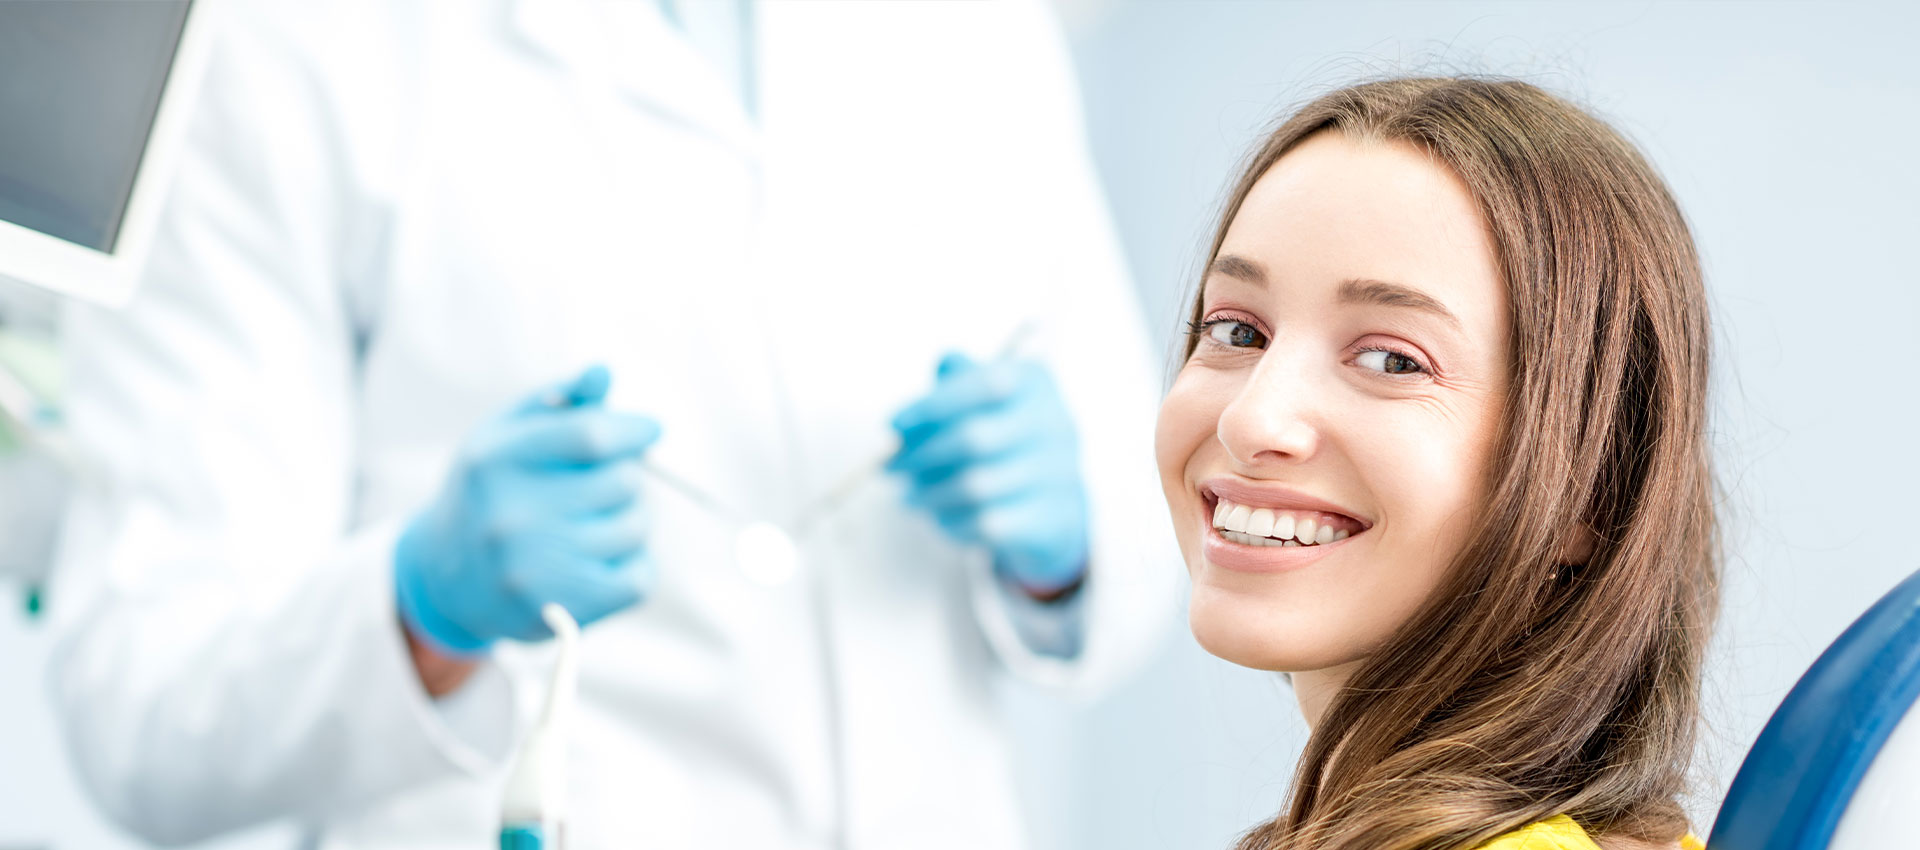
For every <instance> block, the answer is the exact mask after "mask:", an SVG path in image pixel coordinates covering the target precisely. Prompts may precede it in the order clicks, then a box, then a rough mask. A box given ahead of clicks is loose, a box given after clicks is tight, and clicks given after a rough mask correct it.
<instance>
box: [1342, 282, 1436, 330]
mask: <svg viewBox="0 0 1920 850" xmlns="http://www.w3.org/2000/svg"><path fill="white" fill-rule="evenodd" d="M1340 300H1341V301H1344V302H1346V303H1349V304H1378V305H1380V306H1382V307H1410V308H1412V309H1415V310H1420V311H1423V312H1427V313H1432V314H1433V315H1435V316H1439V317H1440V318H1442V319H1444V320H1446V322H1447V324H1450V325H1452V326H1453V328H1454V330H1459V329H1460V319H1459V318H1458V317H1456V316H1454V315H1453V313H1452V312H1451V311H1449V310H1448V309H1447V308H1446V307H1445V306H1443V305H1442V304H1441V303H1440V301H1439V300H1438V299H1436V298H1434V297H1433V296H1431V295H1428V294H1426V293H1424V292H1421V291H1420V290H1418V289H1414V288H1413V287H1410V286H1403V285H1401V284H1398V283H1389V282H1387V281H1384V280H1372V279H1369V278H1353V279H1350V280H1345V281H1341V283H1340Z"/></svg>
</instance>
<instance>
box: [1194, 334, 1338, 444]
mask: <svg viewBox="0 0 1920 850" xmlns="http://www.w3.org/2000/svg"><path fill="white" fill-rule="evenodd" d="M1301 363H1302V358H1300V357H1298V356H1288V355H1286V354H1284V353H1282V352H1280V351H1276V350H1273V349H1269V350H1268V351H1267V352H1266V354H1265V355H1264V356H1262V357H1261V358H1260V362H1259V363H1258V364H1257V365H1256V366H1255V367H1254V369H1253V372H1252V373H1250V374H1249V375H1248V376H1247V382H1246V383H1245V384H1244V385H1242V386H1241V387H1240V392H1239V394H1238V395H1236V396H1234V398H1233V400H1232V401H1231V402H1229V403H1228V404H1227V407H1226V409H1225V410H1222V411H1221V412H1220V424H1219V437H1220V442H1221V443H1222V444H1223V445H1225V446H1226V449H1227V454H1228V455H1230V456H1232V457H1233V459H1234V460H1235V461H1237V462H1239V463H1240V464H1242V465H1244V466H1249V467H1253V466H1266V465H1271V464H1285V463H1298V462H1300V461H1304V460H1306V459H1308V458H1310V457H1312V456H1313V453H1314V451H1315V450H1316V449H1317V448H1318V447H1319V442H1320V425H1319V420H1320V417H1319V414H1318V408H1317V404H1316V399H1317V398H1318V397H1319V396H1320V395H1321V394H1322V390H1321V389H1320V388H1317V387H1316V386H1315V385H1314V382H1313V381H1312V380H1311V378H1310V377H1309V376H1308V375H1307V374H1306V372H1305V370H1303V369H1301V368H1299V367H1300V365H1301Z"/></svg>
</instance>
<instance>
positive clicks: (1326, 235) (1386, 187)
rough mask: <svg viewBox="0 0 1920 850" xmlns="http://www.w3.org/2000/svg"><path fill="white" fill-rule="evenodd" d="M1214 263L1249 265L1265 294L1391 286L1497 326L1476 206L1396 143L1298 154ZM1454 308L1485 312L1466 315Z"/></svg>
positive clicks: (1307, 146)
mask: <svg viewBox="0 0 1920 850" xmlns="http://www.w3.org/2000/svg"><path fill="white" fill-rule="evenodd" d="M1219 257H1232V258H1237V259H1239V260H1244V261H1247V262H1249V263H1252V264H1254V265H1257V266H1259V267H1260V268H1262V269H1264V270H1265V271H1267V272H1268V273H1269V274H1270V275H1271V281H1270V282H1271V283H1273V284H1275V285H1286V284H1292V285H1293V287H1299V286H1306V285H1308V284H1314V283H1317V284H1320V285H1322V286H1324V287H1325V288H1327V291H1328V294H1329V295H1331V294H1335V293H1334V288H1335V287H1337V286H1338V285H1339V284H1340V283H1341V282H1343V281H1350V280H1382V281H1395V282H1400V283H1404V284H1406V285H1409V286H1411V287H1415V288H1418V289H1420V290H1422V291H1424V292H1426V293H1427V294H1429V295H1431V296H1433V297H1434V298H1436V299H1438V300H1440V301H1442V302H1444V303H1447V304H1448V305H1449V307H1450V308H1452V307H1454V302H1463V303H1462V304H1461V308H1465V309H1466V312H1469V313H1475V312H1479V313H1484V314H1485V317H1486V318H1488V319H1497V318H1499V317H1503V316H1504V315H1505V310H1504V305H1505V297H1506V293H1505V285H1504V283H1503V281H1502V278H1501V276H1500V273H1499V263H1498V260H1497V258H1496V256H1495V253H1494V249H1493V241H1492V237H1491V236H1490V235H1489V233H1488V231H1487V228H1486V226H1485V223H1484V218H1483V217H1482V215H1481V211H1480V207H1479V204H1478V202H1477V201H1476V200H1475V198H1474V197H1473V195H1472V193H1471V192H1470V191H1469V190H1468V189H1467V187H1466V184H1465V183H1464V182H1462V181H1461V180H1460V179H1459V178H1458V177H1457V176H1456V175H1454V174H1453V172H1452V171H1451V170H1449V169H1447V168H1446V167H1445V166H1444V165H1442V164H1441V163H1439V162H1437V161H1436V160H1434V159H1433V158H1432V157H1431V156H1430V155H1429V154H1428V153H1427V152H1426V151H1424V150H1422V149H1420V148H1418V147H1416V146H1414V145H1412V144H1409V143H1406V142H1396V141H1373V140H1360V141H1356V140H1354V139H1351V138H1349V137H1347V136H1345V135H1342V134H1339V133H1331V132H1327V133H1320V134H1317V135H1315V136H1313V137H1311V138H1309V139H1307V140H1306V141H1305V142H1302V143H1301V144H1300V145H1298V146H1296V147H1295V148H1294V149H1292V150H1290V151H1288V152H1287V154H1286V155H1284V156H1282V157H1281V158H1280V160H1279V161H1278V162H1276V163H1275V164H1274V165H1273V166H1272V167H1270V168H1268V169H1267V171H1266V173H1264V174H1262V175H1261V177H1260V179H1259V180H1258V181H1256V182H1255V184H1254V186H1253V187H1252V189H1251V190H1250V191H1249V192H1248V193H1247V196H1246V198H1245V199H1244V200H1243V201H1242V202H1241V205H1240V208H1239V210H1238V212H1237V213H1236V214H1235V216H1234V219H1233V221H1232V222H1231V224H1230V225H1229V226H1228V229H1227V234H1226V238H1225V240H1224V241H1223V242H1222V243H1221V248H1220V253H1219V255H1218V257H1217V258H1216V260H1217V259H1218V258H1219ZM1289 288H1292V287H1289ZM1465 302H1491V303H1489V304H1487V305H1485V309H1482V310H1473V309H1471V307H1470V306H1469V305H1468V303H1465ZM1455 311H1456V312H1460V311H1461V309H1460V308H1456V309H1455ZM1462 318H1467V316H1465V315H1463V316H1462Z"/></svg>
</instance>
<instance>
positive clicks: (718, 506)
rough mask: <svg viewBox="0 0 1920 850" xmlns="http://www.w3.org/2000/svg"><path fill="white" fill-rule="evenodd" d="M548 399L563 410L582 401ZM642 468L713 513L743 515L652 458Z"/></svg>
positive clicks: (558, 397) (564, 397)
mask: <svg viewBox="0 0 1920 850" xmlns="http://www.w3.org/2000/svg"><path fill="white" fill-rule="evenodd" d="M546 401H547V404H548V405H549V406H551V407H554V408H556V409H561V410H564V409H567V408H572V407H579V406H580V405H581V403H582V400H581V399H579V398H576V397H574V396H572V395H560V394H555V395H553V396H552V397H549V398H548V399H547V400H546ZM640 470H641V471H642V472H645V473H646V474H647V475H648V476H649V477H651V478H652V479H653V480H655V481H658V482H660V483H661V484H664V485H666V487H667V488H668V489H670V490H673V491H674V492H676V493H679V494H680V495H682V496H685V497H686V498H687V499H688V500H689V501H691V502H693V503H694V504H696V505H699V506H700V507H702V508H705V509H706V510H707V511H709V512H711V513H714V514H717V515H719V516H743V514H740V513H738V512H736V511H734V510H733V509H732V508H729V507H727V505H726V503H724V502H721V501H720V500H719V499H717V498H715V497H714V496H713V495H711V494H709V493H708V492H707V491H705V490H702V489H700V488H699V487H698V486H696V485H695V484H694V483H693V482H691V481H688V480H687V479H686V478H685V477H683V476H681V475H679V474H677V473H674V472H670V471H668V470H667V469H666V468H665V467H662V466H661V465H659V464H657V463H654V462H653V461H651V460H648V459H646V458H644V457H643V458H641V459H640Z"/></svg>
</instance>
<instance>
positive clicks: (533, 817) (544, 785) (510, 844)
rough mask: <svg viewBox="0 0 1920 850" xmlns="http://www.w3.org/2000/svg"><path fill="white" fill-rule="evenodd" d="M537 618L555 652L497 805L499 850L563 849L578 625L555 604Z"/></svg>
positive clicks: (578, 641)
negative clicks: (543, 698) (537, 711)
mask: <svg viewBox="0 0 1920 850" xmlns="http://www.w3.org/2000/svg"><path fill="white" fill-rule="evenodd" d="M540 617H541V619H543V620H545V621H546V623H547V627H548V628H550V629H552V630H553V634H554V637H555V638H556V639H557V640H558V642H559V645H560V649H559V655H558V656H557V657H556V658H555V659H554V662H553V676H552V680H551V681H550V682H549V683H548V685H547V702H546V707H545V710H544V711H542V712H541V715H540V721H539V723H538V724H537V725H536V726H534V729H533V732H532V733H531V734H529V735H528V736H527V739H526V741H525V742H523V743H522V744H521V745H520V751H519V753H517V754H516V755H515V757H514V768H513V773H512V774H511V775H509V776H508V778H507V789H506V794H505V795H504V799H503V800H502V801H501V804H500V850H563V848H565V847H566V814H567V812H566V802H567V770H566V767H567V765H566V747H567V733H568V729H569V725H570V724H571V722H572V717H573V701H574V696H575V694H576V692H577V690H578V688H579V666H578V665H579V657H578V653H579V650H578V647H579V644H580V625H579V624H578V623H576V622H574V619H573V615H571V614H568V613H567V609H565V608H562V607H560V605H558V604H556V603H552V602H549V603H547V604H546V605H545V606H543V607H542V608H541V609H540Z"/></svg>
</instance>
